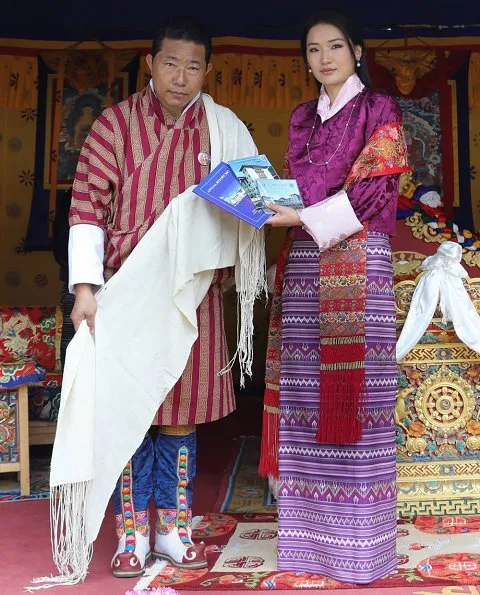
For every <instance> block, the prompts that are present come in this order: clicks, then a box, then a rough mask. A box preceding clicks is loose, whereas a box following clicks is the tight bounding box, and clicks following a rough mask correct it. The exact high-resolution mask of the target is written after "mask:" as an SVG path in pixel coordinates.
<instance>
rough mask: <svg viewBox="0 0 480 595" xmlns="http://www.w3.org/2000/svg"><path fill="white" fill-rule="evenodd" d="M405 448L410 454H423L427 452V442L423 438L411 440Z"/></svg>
mask: <svg viewBox="0 0 480 595" xmlns="http://www.w3.org/2000/svg"><path fill="white" fill-rule="evenodd" d="M405 447H406V449H407V450H408V452H415V453H418V454H422V452H424V451H425V450H427V441H426V440H424V439H423V438H409V439H408V440H407V443H406V445H405Z"/></svg>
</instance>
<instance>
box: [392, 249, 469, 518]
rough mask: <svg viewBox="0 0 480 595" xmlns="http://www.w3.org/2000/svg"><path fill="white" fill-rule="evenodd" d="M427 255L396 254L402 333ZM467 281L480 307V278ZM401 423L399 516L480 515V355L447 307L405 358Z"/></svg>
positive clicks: (401, 372)
mask: <svg viewBox="0 0 480 595" xmlns="http://www.w3.org/2000/svg"><path fill="white" fill-rule="evenodd" d="M425 256H426V255H425V254H420V253H417V252H407V251H405V252H394V253H393V258H394V269H395V293H396V305H397V330H398V335H399V334H400V332H401V329H402V327H403V324H404V321H405V318H406V316H407V313H408V308H409V304H410V300H411V298H412V295H413V292H414V290H415V287H416V284H417V282H418V280H419V279H420V276H421V274H422V273H421V271H420V269H419V267H420V265H421V263H422V261H423V259H424V258H425ZM465 285H466V287H467V291H468V292H469V293H470V296H471V298H472V300H473V302H474V303H475V305H476V307H477V309H478V310H480V278H477V279H474V278H471V279H468V280H466V281H465ZM395 421H396V425H397V469H398V508H399V513H400V514H402V515H405V516H411V515H414V514H469V513H476V514H478V512H479V508H480V354H478V353H476V352H474V351H472V350H471V349H469V348H468V347H467V346H466V345H465V344H464V343H462V342H461V341H460V340H459V339H458V337H457V336H456V334H455V331H454V329H453V327H452V325H451V324H450V323H448V324H443V323H442V320H441V313H440V311H439V309H437V311H436V312H435V315H434V318H433V319H432V322H431V324H430V325H429V327H428V328H427V330H426V331H425V333H424V335H423V337H422V338H421V339H420V341H419V343H418V344H417V345H416V346H415V347H414V348H413V350H412V351H411V352H410V353H408V354H407V355H406V356H405V358H404V359H403V360H402V361H401V362H400V363H399V390H398V396H397V405H396V411H395Z"/></svg>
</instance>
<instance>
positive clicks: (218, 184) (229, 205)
mask: <svg viewBox="0 0 480 595" xmlns="http://www.w3.org/2000/svg"><path fill="white" fill-rule="evenodd" d="M193 191H194V192H195V194H198V195H199V196H201V197H202V198H205V199H206V200H208V201H210V202H211V203H213V204H215V205H217V206H218V207H221V208H222V209H225V210H226V211H228V212H229V213H231V214H232V215H235V216H236V217H239V218H240V219H242V220H243V221H246V222H247V223H249V224H250V225H253V226H254V227H257V228H258V229H260V228H261V227H263V225H264V223H265V221H267V220H268V219H269V218H270V213H266V212H265V211H264V210H263V209H257V208H256V207H255V205H254V204H253V202H252V200H251V199H250V196H249V195H248V194H247V193H246V192H245V190H244V189H243V187H242V185H241V184H240V182H239V180H238V179H237V177H236V175H235V174H234V173H233V170H232V169H231V168H230V167H229V165H228V164H227V163H224V162H222V163H220V164H219V165H217V167H216V168H215V169H213V170H212V171H211V172H210V173H209V174H208V176H206V177H205V178H203V180H202V181H201V182H200V183H199V184H197V186H195V188H194V189H193Z"/></svg>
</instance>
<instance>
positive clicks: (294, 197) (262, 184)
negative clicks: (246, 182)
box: [257, 178, 304, 213]
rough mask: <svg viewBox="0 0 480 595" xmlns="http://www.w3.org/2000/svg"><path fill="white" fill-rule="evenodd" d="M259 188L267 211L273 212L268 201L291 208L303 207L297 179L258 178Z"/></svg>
mask: <svg viewBox="0 0 480 595" xmlns="http://www.w3.org/2000/svg"><path fill="white" fill-rule="evenodd" d="M257 190H258V194H259V196H260V200H261V202H262V205H263V208H264V210H265V211H266V212H269V213H273V211H271V210H270V209H269V208H268V207H267V203H270V202H271V203H275V204H277V205H279V206H282V207H290V208H291V209H303V207H304V204H303V200H302V197H301V196H300V190H299V189H298V184H297V180H270V179H262V178H260V179H258V180H257Z"/></svg>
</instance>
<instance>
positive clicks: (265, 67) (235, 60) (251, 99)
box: [137, 53, 318, 109]
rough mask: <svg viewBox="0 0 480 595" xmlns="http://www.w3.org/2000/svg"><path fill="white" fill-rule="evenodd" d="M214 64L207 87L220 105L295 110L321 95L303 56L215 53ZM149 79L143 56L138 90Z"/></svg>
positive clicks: (207, 90)
mask: <svg viewBox="0 0 480 595" xmlns="http://www.w3.org/2000/svg"><path fill="white" fill-rule="evenodd" d="M212 64H213V68H212V71H211V72H210V74H209V75H208V76H207V79H206V83H205V87H204V90H205V92H206V93H208V94H209V95H211V96H212V97H213V98H214V99H215V101H218V103H220V104H221V105H244V106H249V107H268V108H279V109H292V108H293V107H295V106H296V105H298V104H299V103H302V102H303V101H308V100H309V99H313V98H315V97H317V95H318V91H317V88H316V85H315V82H314V80H313V79H312V78H311V77H309V76H308V75H307V72H306V69H305V66H304V63H303V60H302V58H300V57H292V56H268V55H255V54H244V53H238V54H234V53H223V54H214V55H213V56H212ZM149 79H150V72H149V70H148V66H147V65H146V63H145V59H142V60H141V64H140V69H139V73H138V81H137V88H138V90H140V89H143V87H145V85H146V84H147V83H148V81H149Z"/></svg>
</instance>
